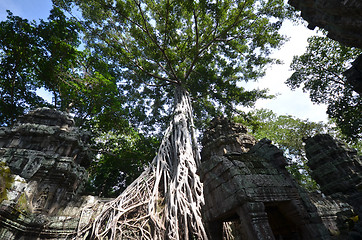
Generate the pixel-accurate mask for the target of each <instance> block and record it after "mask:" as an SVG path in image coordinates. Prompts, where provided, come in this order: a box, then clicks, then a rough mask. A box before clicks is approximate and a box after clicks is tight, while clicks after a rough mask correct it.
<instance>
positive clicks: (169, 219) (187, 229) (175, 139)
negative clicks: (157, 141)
mask: <svg viewBox="0 0 362 240" xmlns="http://www.w3.org/2000/svg"><path fill="white" fill-rule="evenodd" d="M199 162H200V156H199V152H198V148H197V143H196V138H195V133H194V124H193V116H192V106H191V102H190V96H189V93H188V92H187V91H186V90H185V89H183V88H182V87H181V86H178V87H176V89H175V104H174V111H173V116H172V120H171V122H170V125H169V127H168V128H167V130H166V132H165V134H164V137H163V140H162V143H161V145H160V148H159V150H158V153H157V155H156V157H155V158H154V160H153V162H152V164H151V165H150V166H149V167H148V168H147V169H146V170H145V171H144V172H143V173H142V174H141V175H140V176H139V177H138V178H137V179H136V180H135V181H134V182H133V183H132V184H131V185H130V186H129V187H128V188H127V189H126V190H125V191H124V192H123V193H122V194H121V195H120V196H118V197H117V198H116V199H114V200H112V201H110V202H108V203H106V204H105V206H104V208H103V210H102V212H101V213H100V214H98V215H97V217H96V218H95V219H94V221H92V222H90V223H89V224H87V225H86V226H85V227H83V228H82V229H78V234H77V236H76V239H81V238H85V237H86V236H90V237H91V238H92V239H107V238H108V239H150V240H151V239H185V240H187V239H207V235H206V232H205V228H204V225H203V222H202V219H201V206H202V205H203V203H204V196H203V189H202V184H201V182H200V179H199V176H198V175H197V174H196V170H197V165H198V164H199Z"/></svg>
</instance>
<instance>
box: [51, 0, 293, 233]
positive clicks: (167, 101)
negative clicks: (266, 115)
mask: <svg viewBox="0 0 362 240" xmlns="http://www.w3.org/2000/svg"><path fill="white" fill-rule="evenodd" d="M54 2H56V3H58V4H59V5H61V6H63V7H65V8H67V9H70V8H71V6H72V3H74V4H75V5H76V6H77V7H79V9H80V11H81V12H82V15H83V18H84V25H83V26H84V28H85V30H86V31H85V38H86V40H87V44H88V46H89V47H90V48H91V49H92V50H93V51H95V52H96V53H98V54H99V55H100V56H106V57H107V58H108V62H110V63H112V64H115V65H114V66H116V68H115V69H116V70H118V73H119V74H120V76H121V78H119V82H118V86H119V88H120V90H121V91H122V92H124V94H125V96H126V100H127V103H126V104H125V106H127V107H129V109H130V116H131V120H132V123H135V124H138V126H141V125H142V124H143V125H144V126H155V124H156V128H157V127H162V126H163V124H162V122H160V120H161V121H162V120H164V119H168V120H170V121H171V123H170V125H169V127H168V128H167V129H166V131H165V134H164V138H163V140H162V143H161V146H160V148H159V151H158V153H157V155H156V157H155V159H154V161H153V163H152V164H151V166H150V167H149V168H148V169H146V170H145V171H144V172H143V173H142V174H141V176H140V177H139V178H138V179H137V180H136V181H135V182H133V183H132V184H131V185H130V186H129V187H128V188H127V189H126V190H125V191H124V192H123V193H122V194H121V195H120V196H119V197H118V198H117V199H115V200H114V201H112V202H110V203H109V204H108V205H106V210H105V211H104V212H103V214H101V215H100V216H98V217H97V219H95V221H94V222H93V223H91V224H93V228H92V229H93V230H92V233H93V234H94V236H93V237H94V238H98V239H102V238H106V237H108V238H110V239H114V238H122V237H123V238H126V237H128V238H131V237H133V238H135V239H141V238H142V239H155V238H157V239H192V238H196V239H205V238H207V237H206V233H205V229H204V226H203V222H202V220H201V216H200V207H201V204H202V202H203V194H202V188H201V184H200V180H199V178H198V176H197V174H196V169H197V164H198V162H199V153H198V148H197V145H196V138H195V134H194V123H193V120H194V113H195V116H196V118H195V119H196V120H204V119H208V118H210V116H211V115H214V114H215V113H217V112H224V113H225V114H228V115H231V114H232V113H234V112H235V111H236V106H237V105H252V104H253V103H254V102H255V100H256V99H258V98H265V97H267V96H266V92H265V91H259V90H253V91H245V89H243V88H242V87H241V86H240V85H239V84H238V82H240V81H242V80H245V81H248V80H254V79H257V78H258V77H260V76H262V75H263V74H264V67H265V66H266V65H267V64H269V63H272V62H273V60H272V59H271V58H270V57H269V54H270V50H271V49H273V48H278V47H279V46H280V45H281V43H282V42H283V40H284V38H283V37H282V36H281V35H280V34H279V33H278V29H279V28H280V26H281V23H282V20H283V19H284V18H285V17H286V15H287V13H289V12H288V11H287V10H286V8H285V5H284V1H282V0H277V1H216V2H211V1H210V2H209V1H179V0H176V1H172V0H170V1H168V0H166V1H152V0H150V1H148V0H147V1H138V0H125V1H101V0H92V1H85V0H76V1H71V0H68V1H54ZM193 109H194V110H195V112H193ZM172 111H173V112H172ZM139 123H140V124H139ZM157 124H158V125H157ZM115 206H118V207H116V208H115ZM115 212H116V214H114V213H115ZM186 213H188V214H186ZM84 234H87V233H84ZM129 234H131V236H130V235H129Z"/></svg>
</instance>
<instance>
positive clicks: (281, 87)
mask: <svg viewBox="0 0 362 240" xmlns="http://www.w3.org/2000/svg"><path fill="white" fill-rule="evenodd" d="M51 7H52V2H51V0H0V21H4V20H5V19H6V16H7V13H6V10H7V9H8V10H10V11H11V12H13V14H14V15H18V16H21V17H22V18H27V19H29V20H37V21H38V20H39V19H47V17H48V16H49V11H50V9H51ZM282 32H283V34H285V35H287V36H289V37H290V41H289V42H287V43H286V44H285V45H284V46H283V47H282V48H281V49H280V50H278V51H275V53H274V57H276V58H280V59H282V60H283V62H284V64H283V65H273V66H271V67H269V69H268V70H267V74H266V76H265V77H264V78H262V79H260V80H259V81H258V82H248V83H247V84H245V83H242V86H244V87H246V88H247V89H253V88H268V89H269V90H270V93H271V94H277V95H278V96H277V97H276V98H275V99H273V100H259V101H258V102H257V103H256V107H257V108H267V109H271V110H273V111H274V112H275V113H277V114H279V115H281V114H288V115H292V116H296V117H298V118H301V119H309V120H311V121H327V115H326V113H325V112H326V106H325V105H315V104H313V103H312V102H311V101H310V99H309V96H308V94H307V93H303V91H302V90H301V89H297V90H295V91H291V90H290V89H289V88H288V87H287V86H286V85H285V84H284V82H285V80H286V79H287V78H288V77H289V76H290V75H291V72H290V71H289V65H290V62H291V61H292V58H293V56H294V55H300V54H303V53H304V51H305V48H306V46H307V38H308V37H309V36H311V35H312V34H315V33H314V32H313V31H311V30H309V29H307V28H306V27H305V26H302V25H300V26H295V25H293V24H292V23H288V22H287V23H285V24H283V27H282ZM245 110H246V109H245Z"/></svg>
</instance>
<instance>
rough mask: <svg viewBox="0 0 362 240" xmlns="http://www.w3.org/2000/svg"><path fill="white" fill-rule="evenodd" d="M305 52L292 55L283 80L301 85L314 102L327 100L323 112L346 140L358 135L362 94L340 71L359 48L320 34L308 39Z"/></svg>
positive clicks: (360, 121)
mask: <svg viewBox="0 0 362 240" xmlns="http://www.w3.org/2000/svg"><path fill="white" fill-rule="evenodd" d="M308 42H309V46H308V48H307V51H306V53H304V54H303V55H301V56H295V57H294V59H293V62H292V64H291V69H292V70H294V71H295V72H294V73H293V74H292V76H291V77H290V78H289V79H288V80H287V81H286V84H287V85H289V86H290V87H291V88H292V89H295V88H298V87H303V90H304V91H309V94H310V98H311V100H312V101H313V102H315V103H318V104H319V103H325V104H328V110H327V114H328V116H329V117H330V118H332V119H333V120H334V121H335V123H336V124H337V126H338V127H339V128H340V129H341V131H342V133H343V134H344V135H346V136H347V137H348V138H349V140H354V141H357V140H358V139H360V138H361V137H362V135H361V132H362V120H361V119H362V97H361V96H360V95H358V94H357V93H356V92H354V91H353V88H352V86H350V85H349V84H348V83H347V81H346V78H345V77H344V76H343V72H344V71H346V70H347V69H348V68H349V67H350V66H351V62H352V61H353V60H354V59H356V57H357V56H358V55H359V54H361V53H362V50H360V49H356V48H350V47H346V46H343V45H341V44H339V43H338V42H336V41H334V40H332V39H329V38H328V37H324V36H314V37H311V38H309V39H308Z"/></svg>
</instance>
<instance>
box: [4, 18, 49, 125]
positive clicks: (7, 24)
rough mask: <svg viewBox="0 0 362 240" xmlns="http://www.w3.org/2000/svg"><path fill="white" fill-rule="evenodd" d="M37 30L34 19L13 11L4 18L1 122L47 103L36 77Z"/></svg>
mask: <svg viewBox="0 0 362 240" xmlns="http://www.w3.org/2000/svg"><path fill="white" fill-rule="evenodd" d="M36 30H37V29H36V27H35V26H34V23H29V21H28V20H25V19H22V18H20V17H16V16H13V14H12V13H11V12H9V11H8V17H7V20H6V21H3V22H0V36H1V38H0V125H3V124H12V123H13V122H14V119H15V118H16V116H18V115H20V114H22V113H23V112H24V110H25V109H26V108H28V107H33V106H37V105H44V104H45V103H44V101H43V100H42V99H41V98H40V97H38V96H37V95H36V94H35V90H36V88H37V87H39V85H40V84H39V82H38V81H37V80H36V79H35V78H34V75H35V74H36V73H35V71H34V69H36V66H37V64H36V63H37V55H38V54H39V49H38V38H37V36H36Z"/></svg>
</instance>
